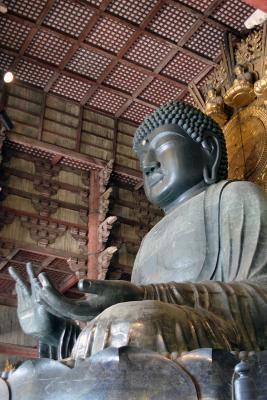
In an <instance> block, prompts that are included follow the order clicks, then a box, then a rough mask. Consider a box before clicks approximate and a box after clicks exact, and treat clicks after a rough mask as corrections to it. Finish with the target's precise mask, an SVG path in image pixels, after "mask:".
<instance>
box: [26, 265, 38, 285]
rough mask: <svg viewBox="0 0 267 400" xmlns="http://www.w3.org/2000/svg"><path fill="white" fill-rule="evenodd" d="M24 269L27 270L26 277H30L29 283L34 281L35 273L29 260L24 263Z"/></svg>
mask: <svg viewBox="0 0 267 400" xmlns="http://www.w3.org/2000/svg"><path fill="white" fill-rule="evenodd" d="M26 271H27V274H28V277H29V279H30V282H31V284H32V283H34V282H35V279H36V277H35V275H34V272H33V267H32V263H31V262H28V263H27V264H26Z"/></svg>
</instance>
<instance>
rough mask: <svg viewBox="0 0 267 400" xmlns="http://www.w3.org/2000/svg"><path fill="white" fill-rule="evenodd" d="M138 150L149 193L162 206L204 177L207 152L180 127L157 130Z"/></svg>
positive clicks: (153, 201) (153, 200) (155, 202)
mask: <svg viewBox="0 0 267 400" xmlns="http://www.w3.org/2000/svg"><path fill="white" fill-rule="evenodd" d="M138 153H139V158H140V163H141V169H142V171H143V176H144V189H145V193H146V196H147V198H148V200H149V201H150V202H151V203H153V204H156V205H158V206H160V207H161V208H166V207H168V205H170V204H171V203H172V202H174V201H175V200H176V199H178V197H180V196H181V195H182V194H183V193H185V192H186V191H187V190H189V189H190V188H192V187H193V186H195V185H196V184H198V183H199V182H201V181H202V180H203V167H204V163H205V162H206V158H205V152H204V151H203V149H202V146H201V145H200V144H198V143H196V142H194V141H193V140H192V139H191V138H190V137H189V136H188V135H187V134H186V133H185V132H184V131H183V130H182V129H180V128H179V127H176V126H175V127H174V126H173V125H169V126H166V129H165V128H164V127H162V128H158V129H156V130H155V131H154V132H153V133H151V134H150V135H149V137H148V138H147V139H146V140H144V141H143V142H142V144H141V146H140V150H139V152H138Z"/></svg>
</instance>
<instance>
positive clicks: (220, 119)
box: [205, 88, 228, 127]
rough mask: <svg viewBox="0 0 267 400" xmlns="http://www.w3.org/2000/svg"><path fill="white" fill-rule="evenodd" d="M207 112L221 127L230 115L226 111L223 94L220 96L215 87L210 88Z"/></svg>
mask: <svg viewBox="0 0 267 400" xmlns="http://www.w3.org/2000/svg"><path fill="white" fill-rule="evenodd" d="M205 113H206V114H207V115H208V116H209V117H211V118H212V119H213V120H214V121H215V122H217V123H218V124H219V125H220V126H221V127H222V126H224V125H225V123H226V121H227V119H228V117H227V114H226V113H225V111H224V102H223V98H222V96H219V95H218V94H217V92H216V90H215V89H214V88H210V89H209V90H208V97H207V100H206V107H205Z"/></svg>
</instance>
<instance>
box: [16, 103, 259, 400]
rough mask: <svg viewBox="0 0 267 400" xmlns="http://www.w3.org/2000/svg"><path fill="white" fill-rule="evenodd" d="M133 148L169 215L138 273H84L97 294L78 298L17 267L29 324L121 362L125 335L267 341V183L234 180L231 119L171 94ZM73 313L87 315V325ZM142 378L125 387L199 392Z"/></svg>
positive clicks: (181, 341)
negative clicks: (109, 276)
mask: <svg viewBox="0 0 267 400" xmlns="http://www.w3.org/2000/svg"><path fill="white" fill-rule="evenodd" d="M134 149H135V151H136V152H137V154H138V157H139V159H140V163H141V169H142V171H143V176H144V188H145V193H146V196H147V198H148V200H149V201H150V202H152V203H153V204H156V205H158V206H159V207H161V208H162V209H163V210H164V213H165V216H164V217H163V218H162V220H161V221H160V222H158V223H157V224H156V225H155V226H154V227H153V228H152V229H151V231H150V232H149V233H148V234H147V235H146V236H145V237H144V239H143V241H142V244H141V247H140V249H139V251H138V254H137V257H136V260H135V264H134V267H133V273H132V280H131V282H126V281H93V280H86V279H84V280H81V281H80V282H79V285H78V287H79V289H80V290H81V291H82V292H86V293H88V294H89V295H88V297H87V299H85V300H79V301H75V300H72V299H68V298H66V297H64V296H63V295H61V294H60V293H59V292H58V291H57V290H56V289H55V288H54V287H53V285H52V283H51V282H49V280H48V278H47V277H46V276H45V274H40V275H39V277H38V278H36V277H35V276H34V274H33V271H32V269H31V267H30V266H28V274H29V279H30V286H28V284H27V283H26V282H25V281H24V280H23V278H22V277H21V276H20V275H19V274H18V272H16V271H15V270H14V269H11V271H10V272H11V275H12V276H13V277H14V279H15V280H16V290H17V294H18V317H19V320H20V323H21V326H22V328H23V330H24V331H25V332H26V333H28V334H31V335H35V336H37V337H39V338H40V340H41V342H42V343H45V344H47V345H49V346H50V347H51V348H52V349H53V348H54V349H55V348H57V354H58V358H64V357H67V356H69V355H70V354H71V358H72V359H73V360H76V361H77V360H78V362H80V361H79V360H85V361H82V362H85V364H84V365H85V366H86V365H87V364H86V362H87V361H86V360H89V362H90V359H94V357H96V356H97V357H98V358H97V360H98V361H99V360H101V362H102V363H103V362H104V361H105V360H107V361H109V360H110V362H111V358H109V357H111V355H110V353H106V349H107V348H108V349H111V348H124V347H123V346H130V347H134V348H137V349H139V351H140V354H147V353H146V352H147V351H152V352H154V353H153V354H159V353H164V354H166V353H169V354H171V353H174V352H176V354H181V352H185V351H191V350H194V349H199V348H213V349H225V350H228V351H230V350H247V351H249V350H254V351H260V350H263V349H265V348H266V344H267V330H266V327H267V252H266V248H267V199H266V197H265V194H264V193H263V192H262V190H261V189H260V188H259V187H258V186H256V185H254V184H252V183H249V182H241V181H235V182H234V181H233V182H230V181H227V180H226V178H227V154H226V146H225V140H224V136H223V133H222V130H221V128H220V127H219V126H218V125H217V124H216V123H215V122H214V121H213V120H212V119H211V118H209V117H207V116H206V115H204V114H203V113H201V112H200V111H199V110H197V109H195V108H194V107H192V106H189V105H186V104H184V103H178V102H171V103H168V104H166V105H164V106H162V107H160V108H159V109H158V110H156V111H155V112H154V113H153V114H152V115H150V116H149V117H148V118H146V119H145V121H144V122H143V124H142V125H141V126H140V127H139V128H138V130H137V132H136V134H135V137H134ZM72 320H80V321H86V322H87V326H86V327H85V328H84V329H83V330H82V331H81V332H80V333H79V330H78V328H77V326H76V325H75V324H74V323H73V322H72ZM78 334H79V335H78ZM91 357H92V358H91ZM105 357H106V358H105ZM146 357H148V356H146ZM82 365H83V364H79V368H80V369H81V368H82ZM88 365H89V364H88ZM94 365H95V364H90V368H91V369H90V371H91V372H90V373H91V374H93V369H92V368H93V366H94ZM101 365H104V364H101ZM110 365H111V364H110ZM123 365H124V366H123V371H124V372H123V373H124V374H126V375H124V376H127V367H126V364H123ZM127 365H128V364H127ZM134 365H139V364H131V368H134V367H133V366H134ZM152 366H153V364H150V367H149V368H152ZM84 368H85V367H84ZM86 368H87V367H86ZM88 368H89V367H88ZM129 368H130V367H129ZM136 368H137V370H138V368H140V367H136ZM152 369H153V368H152ZM42 371H43V369H42ZM80 373H81V372H80ZM157 374H158V376H159V379H160V377H161V376H163V375H164V374H163V375H161V374H162V371H161V370H158V369H157ZM42 376H43V375H42ZM164 376H165V375H164ZM102 378H103V377H102ZM14 379H15V378H14ZM49 379H50V380H51V379H52V378H51V376H50V378H49ZM77 379H78V378H77ZM103 379H104V378H103ZM140 379H141V375H140ZM148 381H149V380H148ZM79 382H80V383H79V385H82V380H80V381H79ZM103 382H104V383H105V379H104V380H103ZM153 382H156V381H153ZM104 383H103V384H104ZM131 384H132V381H131ZM135 384H136V385H137V386H136V392H134V393H135V395H133V394H131V395H129V396H128V397H127V396H126V397H123V398H127V399H139V398H140V399H141V398H142V399H143V398H148V399H150V398H155V399H174V398H175V399H183V400H184V399H189V398H190V399H197V398H200V397H198V396H196V395H195V397H186V396H183V395H181V396H180V397H179V396H176V397H168V396H167V397H163V396H158V397H156V396H155V397H149V396H147V397H142V396H141V395H140V396H141V397H138V396H137V393H138V390H139V389H138V388H137V387H138V383H135ZM155 384H156V383H155ZM114 385H115V386H116V383H114ZM51 387H52V386H51V385H50V386H49V388H50V391H51V390H52V389H51ZM32 388H33V386H31V390H33V389H32ZM21 390H22V389H21ZM44 390H45V389H44ZM70 390H71V389H70ZM79 390H80V389H79ZM132 390H133V391H134V389H132ZM126 392H127V391H126ZM27 393H28V392H27ZM127 393H128V392H127ZM131 393H132V392H131ZM140 393H141V392H140ZM41 398H42V399H43V398H44V399H46V398H49V399H50V397H41ZM59 398H60V399H61V398H62V399H63V398H64V399H65V397H59ZM66 398H67V399H69V397H66ZM78 398H79V399H80V398H81V399H85V398H86V399H87V398H88V399H91V398H92V399H93V398H97V399H100V398H101V399H102V398H103V397H90V396H89V397H78ZM108 398H112V399H113V398H116V397H108ZM117 398H121V397H117ZM201 398H202V397H201ZM205 398H207V397H205ZM212 398H214V399H215V398H216V399H222V398H226V397H212ZM227 398H229V397H227ZM30 399H31V397H30ZM71 399H75V394H74V395H73V397H71Z"/></svg>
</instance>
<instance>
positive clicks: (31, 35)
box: [0, 0, 254, 123]
mask: <svg viewBox="0 0 267 400" xmlns="http://www.w3.org/2000/svg"><path fill="white" fill-rule="evenodd" d="M4 3H5V4H6V5H7V6H8V13H7V14H6V15H1V17H0V41H1V50H0V69H2V70H7V69H12V70H13V71H14V72H15V75H16V79H17V80H20V81H23V82H25V83H27V84H30V85H33V86H36V87H39V88H42V89H43V90H44V91H45V92H50V93H54V94H56V95H59V96H63V97H65V98H67V99H71V100H73V101H76V102H78V103H80V104H81V105H83V106H85V107H88V108H91V109H95V110H98V111H101V112H103V113H106V114H109V115H112V116H114V117H116V118H121V119H126V120H130V121H132V122H134V123H139V122H140V121H142V119H143V118H144V116H145V115H146V114H148V113H150V112H151V111H153V109H154V108H156V107H157V106H158V105H160V104H161V103H164V102H166V101H168V100H171V99H183V100H185V101H187V102H192V98H191V97H190V95H189V93H188V90H187V85H188V84H189V83H190V82H194V83H196V84H198V83H199V82H201V80H203V78H205V76H206V75H207V74H208V73H209V72H210V71H211V70H212V69H213V67H214V65H215V64H216V62H217V61H218V59H219V58H220V42H221V39H222V37H223V33H224V32H225V31H230V32H232V34H233V35H234V36H235V37H237V38H238V37H239V36H241V35H242V33H243V29H244V25H243V24H244V21H245V20H246V19H247V17H248V16H249V15H251V13H252V12H253V10H254V9H253V8H252V7H250V6H249V5H247V4H245V3H243V2H242V1H241V0H182V1H173V0H160V1H159V0H102V1H101V0H4Z"/></svg>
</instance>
